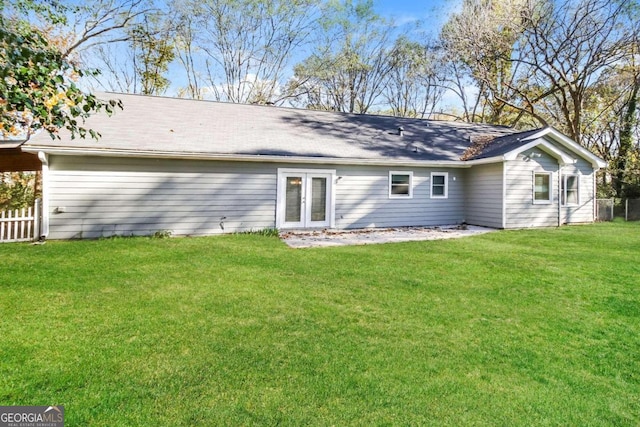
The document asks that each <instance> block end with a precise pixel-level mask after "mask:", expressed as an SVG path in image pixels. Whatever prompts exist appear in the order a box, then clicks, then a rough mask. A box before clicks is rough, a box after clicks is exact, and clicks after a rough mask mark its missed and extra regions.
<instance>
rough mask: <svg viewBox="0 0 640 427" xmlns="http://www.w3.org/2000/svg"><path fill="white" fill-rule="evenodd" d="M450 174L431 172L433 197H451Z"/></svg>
mask: <svg viewBox="0 0 640 427" xmlns="http://www.w3.org/2000/svg"><path fill="white" fill-rule="evenodd" d="M448 187H449V174H448V173H447V172H431V198H432V199H446V198H447V197H449V188H448Z"/></svg>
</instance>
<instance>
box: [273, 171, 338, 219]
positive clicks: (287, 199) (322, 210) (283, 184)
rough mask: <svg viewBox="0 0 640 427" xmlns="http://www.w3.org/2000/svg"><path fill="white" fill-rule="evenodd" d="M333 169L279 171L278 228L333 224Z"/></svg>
mask: <svg viewBox="0 0 640 427" xmlns="http://www.w3.org/2000/svg"><path fill="white" fill-rule="evenodd" d="M334 177H335V171H326V170H313V169H309V170H292V169H281V170H279V171H278V206H277V218H276V222H277V226H278V228H313V227H331V226H332V225H333V216H334V213H333V180H334Z"/></svg>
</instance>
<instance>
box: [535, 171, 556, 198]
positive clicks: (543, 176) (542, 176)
mask: <svg viewBox="0 0 640 427" xmlns="http://www.w3.org/2000/svg"><path fill="white" fill-rule="evenodd" d="M552 175H553V174H552V173H551V172H533V203H534V204H536V205H538V204H539V205H544V204H550V203H551V202H552V200H553V179H552Z"/></svg>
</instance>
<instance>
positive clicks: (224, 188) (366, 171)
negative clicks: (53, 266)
mask: <svg viewBox="0 0 640 427" xmlns="http://www.w3.org/2000/svg"><path fill="white" fill-rule="evenodd" d="M49 165H50V167H49V174H48V180H47V193H48V195H49V218H50V227H49V229H50V234H49V238H51V239H69V238H98V237H109V236H128V235H149V234H153V233H154V232H156V231H163V230H168V231H171V233H172V235H191V236H197V235H211V234H221V233H230V232H241V231H249V230H260V229H264V228H272V227H275V216H276V200H277V197H276V196H277V194H276V192H277V176H278V173H277V172H278V168H286V169H301V170H313V169H330V170H336V177H341V178H340V179H337V182H336V183H335V184H334V185H335V191H336V198H335V218H336V221H335V228H338V229H347V228H364V227H400V226H423V225H444V224H457V223H460V222H462V221H463V220H464V184H463V181H464V176H463V171H462V170H461V169H427V168H424V169H410V168H387V167H377V166H375V167H374V166H372V167H357V166H353V167H345V166H342V165H341V166H336V165H321V166H317V167H314V166H312V165H295V164H277V163H253V162H220V161H197V160H170V159H134V158H115V157H88V156H87V157H75V156H50V158H49ZM390 170H394V171H403V170H406V171H413V197H412V198H411V199H394V198H389V171H390ZM431 172H448V174H449V176H448V178H449V179H448V198H446V199H431V198H430V191H431V187H430V183H431V181H430V177H431ZM454 178H455V180H454Z"/></svg>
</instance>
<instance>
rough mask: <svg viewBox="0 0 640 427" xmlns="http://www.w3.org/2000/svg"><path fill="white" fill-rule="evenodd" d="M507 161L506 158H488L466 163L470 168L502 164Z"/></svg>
mask: <svg viewBox="0 0 640 427" xmlns="http://www.w3.org/2000/svg"><path fill="white" fill-rule="evenodd" d="M505 160H507V159H506V158H505V157H504V156H495V157H487V158H486V159H476V160H467V161H465V163H466V164H467V165H469V166H473V165H486V164H489V163H500V162H504V161H505Z"/></svg>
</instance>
